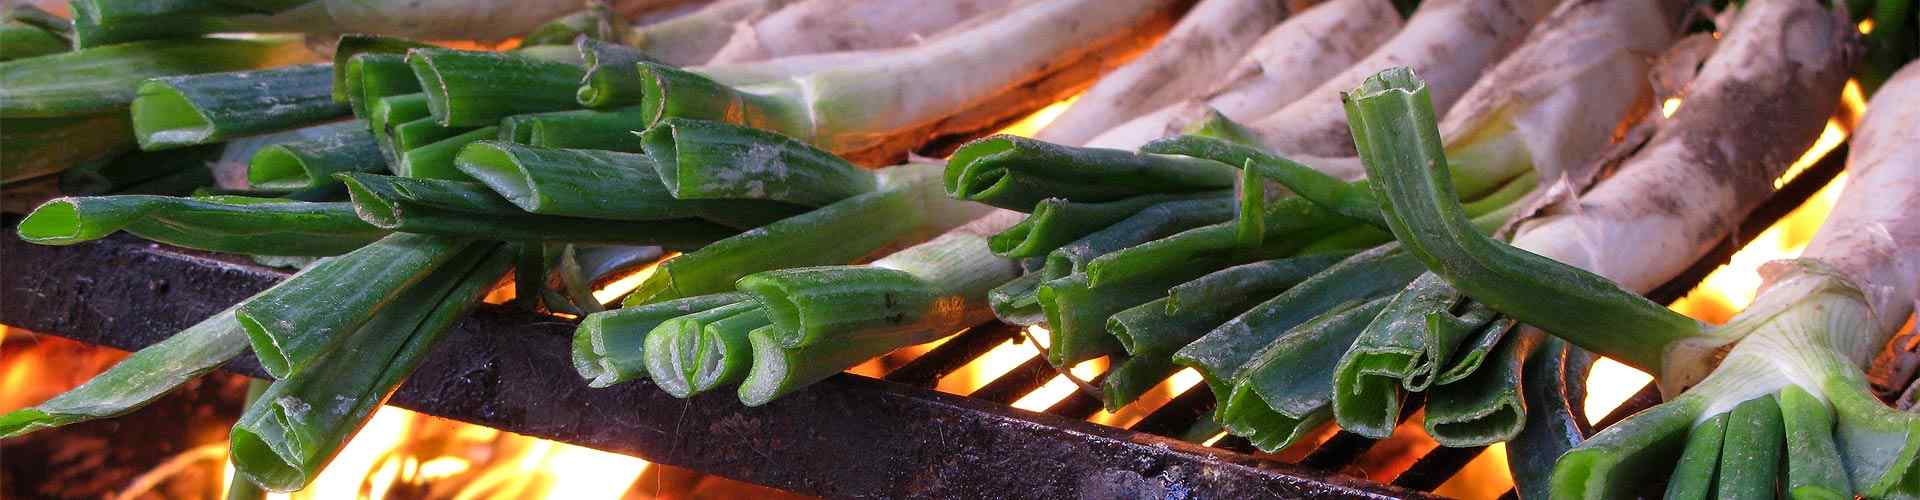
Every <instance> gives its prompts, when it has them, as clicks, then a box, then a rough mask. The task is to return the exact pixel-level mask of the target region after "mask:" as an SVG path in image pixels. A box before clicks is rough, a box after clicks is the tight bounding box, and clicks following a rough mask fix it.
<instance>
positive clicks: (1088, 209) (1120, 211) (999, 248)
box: [988, 191, 1224, 258]
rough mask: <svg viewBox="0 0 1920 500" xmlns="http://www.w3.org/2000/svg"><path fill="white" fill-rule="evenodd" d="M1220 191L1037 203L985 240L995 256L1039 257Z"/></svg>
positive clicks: (1221, 194)
mask: <svg viewBox="0 0 1920 500" xmlns="http://www.w3.org/2000/svg"><path fill="white" fill-rule="evenodd" d="M1223 195H1224V193H1223V192H1219V191H1212V192H1202V193H1195V194H1150V195H1141V196H1134V197H1130V198H1125V199H1120V200H1115V201H1106V202H1091V203H1082V202H1074V201H1068V200H1066V199H1063V198H1047V199H1044V200H1040V202H1039V203H1037V204H1035V205H1034V207H1033V211H1032V212H1031V214H1032V215H1029V216H1027V218H1026V219H1023V220H1021V221H1020V223H1019V224H1014V225H1013V227H1011V228H1007V230H1006V231H1003V232H1001V233H1000V234H996V235H993V238H992V239H990V240H988V243H989V244H990V245H992V248H993V251H994V253H998V254H1000V255H1003V256H1007V257H1013V258H1025V257H1041V256H1045V255H1046V254H1047V253H1048V252H1052V251H1053V250H1054V249H1056V248H1060V247H1061V246H1063V245H1066V244H1068V243H1072V242H1073V241H1074V240H1077V239H1080V238H1081V237H1084V236H1086V235H1088V234H1092V233H1093V232H1095V231H1099V230H1100V229H1102V228H1106V227H1108V226H1112V225H1114V224H1116V223H1119V222H1120V221H1122V220H1125V219H1126V218H1127V217H1131V216H1133V214H1137V213H1140V211H1142V210H1146V209H1147V208H1148V207H1152V206H1154V205H1158V204H1161V203H1166V202H1170V201H1180V200H1188V199H1196V198H1220V197H1223Z"/></svg>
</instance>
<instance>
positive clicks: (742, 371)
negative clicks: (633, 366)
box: [645, 301, 773, 398]
mask: <svg viewBox="0 0 1920 500" xmlns="http://www.w3.org/2000/svg"><path fill="white" fill-rule="evenodd" d="M771 324H773V320H772V319H771V318H769V317H768V316H767V310H766V309H765V308H762V307H760V304H758V303H755V302H753V301H745V302H739V303H735V304H730V305H726V306H721V307H717V308H713V309H709V310H706V311H702V312H698V313H693V314H688V315H685V316H681V317H678V318H674V319H671V320H667V321H666V322H663V323H661V324H660V326H656V327H654V329H653V331H652V332H650V333H648V334H647V343H646V349H645V352H646V359H647V363H646V365H647V374H648V375H649V376H651V377H652V378H653V382H654V384H655V385H658V386H660V390H662V391H666V393H667V394H671V395H673V396H674V397H677V398H685V397H689V396H692V395H694V394H699V393H703V392H706V391H708V390H711V389H713V388H715V387H718V386H720V385H723V384H733V383H738V382H740V381H741V380H743V379H745V378H746V375H747V367H748V366H749V365H751V364H752V362H751V361H750V360H748V359H747V358H748V351H749V349H750V345H749V341H748V340H747V334H748V333H751V332H752V331H753V330H755V329H759V328H762V327H765V326H768V325H771Z"/></svg>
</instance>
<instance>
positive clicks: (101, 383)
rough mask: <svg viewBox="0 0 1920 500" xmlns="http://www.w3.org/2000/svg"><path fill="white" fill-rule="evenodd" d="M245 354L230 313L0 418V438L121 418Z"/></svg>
mask: <svg viewBox="0 0 1920 500" xmlns="http://www.w3.org/2000/svg"><path fill="white" fill-rule="evenodd" d="M246 349H247V335H246V333H244V332H242V331H241V329H240V324H239V323H238V322H235V321H234V320H233V310H232V309H228V310H226V311H221V312H220V313H219V314H215V315H213V317H211V318H207V319H206V320H205V321H201V322H200V323H199V324H196V325H193V326H191V327H187V329H186V330H181V331H180V333H176V334H174V335H173V336H172V337H168V338H167V339H166V340H162V341H160V342H159V343H156V344H153V345H151V346H147V347H146V348H144V349H141V350H139V351H136V352H134V353H133V355H132V356H128V357H127V358H126V359H124V360H121V361H120V362H119V363H118V364H115V365H113V368H109V369H107V371H106V372H103V373H101V374H99V375H95V376H94V377H93V378H92V379H90V380H88V381H87V383H85V384H82V385H81V386H80V387H76V388H74V389H73V390H71V391H67V392H65V393H62V394H60V395H59V396H54V397H53V399H49V400H47V401H46V402H43V403H40V404H39V405H36V406H33V407H29V408H22V409H19V410H14V411H12V412H9V413H7V414H5V415H0V437H14V436H19V435H23V434H27V433H30V432H34V431H38V430H41V429H50V428H54V427H60V426H64V425H69V424H75V423H80V422H85V421H88V420H94V419H101V418H109V417H114V416H118V415H123V414H126V413H128V412H131V411H133V410H136V409H139V408H140V407H142V406H146V404H147V403H150V402H153V400H155V399H159V398H160V396H163V395H165V394H166V393H167V392H169V391H172V390H173V389H174V388H176V387H179V386H180V385H181V384H185V383H187V381H189V380H193V379H194V378H197V377H199V376H200V375H201V374H203V373H206V372H208V371H212V370H213V369H214V368H218V367H219V366H220V365H222V364H226V362H227V360H229V359H233V358H234V357H235V356H239V355H240V353H241V352H243V351H246Z"/></svg>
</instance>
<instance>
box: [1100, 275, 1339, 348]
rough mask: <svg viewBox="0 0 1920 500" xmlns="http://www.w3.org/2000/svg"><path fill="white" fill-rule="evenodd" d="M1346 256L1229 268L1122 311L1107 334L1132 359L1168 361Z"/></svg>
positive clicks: (1115, 316)
mask: <svg viewBox="0 0 1920 500" xmlns="http://www.w3.org/2000/svg"><path fill="white" fill-rule="evenodd" d="M1348 255H1350V254H1327V255H1312V256H1300V257H1289V258H1282V259H1275V260H1267V261H1261V262H1254V263H1250V264H1241V265H1237V266H1232V267H1228V268H1225V269H1221V270H1219V271H1214V272H1212V273H1208V274H1207V275H1206V276H1201V277H1200V278H1197V279H1194V280H1192V281H1188V282H1186V283H1181V284H1178V285H1174V286H1173V287H1171V288H1169V289H1168V290H1167V296H1166V298H1164V299H1159V300H1155V301H1153V302H1148V303H1145V304H1141V305H1139V306H1135V307H1133V308H1131V309H1128V310H1125V311H1121V312H1119V313H1116V314H1114V315H1113V317H1112V318H1110V319H1108V320H1107V331H1108V332H1111V333H1112V334H1113V336H1114V337H1115V338H1117V339H1119V340H1120V345H1121V346H1122V347H1125V348H1126V350H1127V353H1128V354H1132V355H1134V356H1136V357H1146V356H1156V355H1157V356H1163V357H1164V356H1170V355H1172V354H1173V353H1174V352H1175V351H1178V350H1180V348H1181V347H1184V346H1186V345H1187V344H1188V343H1191V342H1192V341H1193V340H1194V339H1197V338H1200V336H1201V335H1204V334H1206V332H1207V331H1209V330H1212V329H1213V328H1214V327H1217V326H1220V324H1222V323H1226V322H1227V320H1229V319H1233V316H1234V315H1237V314H1239V313H1241V312H1244V311H1246V310H1247V309H1250V308H1252V307H1253V305H1254V304H1257V303H1259V302H1262V301H1265V300H1266V299H1268V298H1271V297H1272V296H1274V295H1278V294H1279V293H1280V292H1284V291H1286V290H1287V289H1288V288H1292V287H1293V286H1294V285H1297V284H1299V283H1301V282H1303V281H1305V280H1307V279H1309V278H1310V277H1312V276H1313V275H1314V274H1317V273H1319V272H1321V271H1323V270H1326V269H1327V268H1328V267H1329V266H1332V265H1334V264H1335V263H1337V262H1339V261H1340V260H1342V259H1345V258H1346V257H1348Z"/></svg>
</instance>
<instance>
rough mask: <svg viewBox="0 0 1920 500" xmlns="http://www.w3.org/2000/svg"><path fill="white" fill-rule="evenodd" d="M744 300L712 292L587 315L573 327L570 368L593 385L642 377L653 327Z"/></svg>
mask: <svg viewBox="0 0 1920 500" xmlns="http://www.w3.org/2000/svg"><path fill="white" fill-rule="evenodd" d="M748 300H751V299H750V298H749V297H747V294H744V293H737V292H729V293H716V294H712V295H701V296H697V297H687V298H684V299H676V300H669V301H665V302H655V303H652V304H647V305H642V306H631V307H623V308H620V309H614V310H611V311H604V312H597V313H593V314H589V315H587V317H586V318H584V319H582V320H580V328H579V329H577V330H574V334H573V368H574V370H576V371H578V372H580V378H583V379H586V380H587V386H588V387H594V388H600V387H607V386H611V385H614V384H618V383H622V382H630V381H633V380H639V379H642V378H646V377H647V357H646V353H647V351H646V342H647V337H648V333H650V332H652V331H653V329H654V327H657V326H660V324H661V323H665V322H666V321H667V320H670V319H673V318H677V317H680V316H685V315H688V314H693V313H698V312H701V311H706V310H710V309H713V308H716V307H721V306H725V305H729V304H736V303H741V302H745V301H748Z"/></svg>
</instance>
